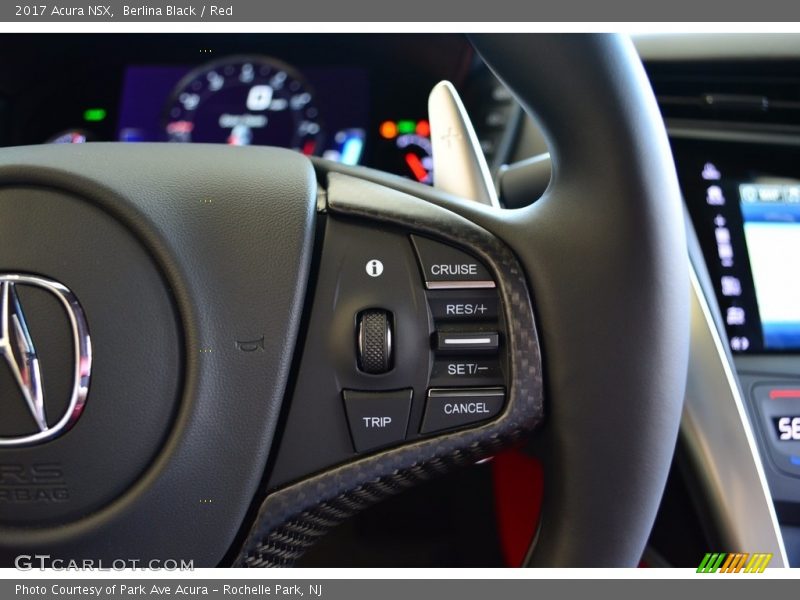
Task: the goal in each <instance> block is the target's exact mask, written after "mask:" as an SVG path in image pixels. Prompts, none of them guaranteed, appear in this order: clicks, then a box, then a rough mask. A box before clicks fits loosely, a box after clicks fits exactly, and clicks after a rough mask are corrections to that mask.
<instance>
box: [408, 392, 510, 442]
mask: <svg viewBox="0 0 800 600" xmlns="http://www.w3.org/2000/svg"><path fill="white" fill-rule="evenodd" d="M505 399H506V393H505V390H504V389H503V388H501V387H492V388H432V389H430V390H429V391H428V404H427V406H426V407H425V417H424V419H423V420H422V429H421V430H420V433H433V432H435V431H443V430H445V429H455V428H456V427H463V426H465V425H472V424H474V423H480V422H481V421H486V420H488V419H491V418H493V417H495V416H497V415H498V414H499V413H500V411H501V410H502V408H503V404H504V403H505Z"/></svg>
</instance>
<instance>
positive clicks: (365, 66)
mask: <svg viewBox="0 0 800 600" xmlns="http://www.w3.org/2000/svg"><path fill="white" fill-rule="evenodd" d="M0 56H3V57H4V59H2V62H3V65H4V73H5V74H4V78H3V81H2V82H0V145H2V146H12V145H23V144H41V143H58V144H82V143H93V142H98V141H120V142H128V143H137V142H164V143H178V144H183V143H215V144H228V145H237V146H239V145H270V146H281V147H285V148H290V149H293V150H296V151H298V152H302V153H303V154H306V155H308V156H320V157H323V158H326V159H329V160H334V161H338V162H341V163H343V164H347V165H365V166H369V167H373V168H377V169H380V170H384V171H388V172H391V173H395V174H398V175H401V176H404V177H408V178H410V179H414V180H416V181H419V182H422V183H427V184H431V183H432V182H433V178H434V174H433V172H432V159H431V150H430V148H431V142H430V127H429V124H428V121H427V96H428V92H429V91H430V89H431V88H432V87H433V86H434V85H435V84H436V83H437V82H438V81H440V80H442V79H447V80H450V81H452V82H453V83H454V84H455V85H456V87H457V88H458V89H459V90H460V92H461V93H462V96H463V97H464V100H465V104H466V105H467V108H468V109H469V110H470V111H471V112H473V113H474V114H475V115H479V119H480V120H484V118H485V123H482V122H477V123H476V128H477V129H478V134H479V137H480V138H481V141H482V143H483V145H484V150H485V151H486V152H487V154H490V153H491V152H493V151H494V150H495V146H496V141H497V140H498V139H499V138H500V137H502V134H503V133H504V132H505V131H506V129H507V125H509V122H508V118H510V117H509V113H508V111H507V110H505V111H504V110H500V111H496V110H493V107H494V104H493V103H494V102H495V101H496V100H497V97H496V94H494V93H492V91H491V89H489V90H488V91H487V86H486V82H487V78H491V80H492V81H494V79H493V77H492V76H491V75H490V73H489V71H488V69H486V67H485V66H484V65H483V64H482V63H481V62H480V61H479V59H477V57H476V56H475V55H474V53H473V52H472V51H471V49H470V47H469V45H468V43H467V42H466V40H465V39H464V38H463V37H460V36H455V35H407V34H403V35H395V36H377V35H370V34H363V35H338V34H337V35H309V36H305V37H304V38H303V41H302V43H300V42H299V41H298V37H297V36H279V35H277V36H276V35H251V36H233V37H230V36H224V35H221V34H213V35H194V34H187V35H174V34H164V35H153V36H125V35H119V36H105V35H100V36H86V37H83V38H80V39H79V40H78V39H77V38H76V37H74V36H72V37H68V36H57V35H56V36H48V37H46V38H44V37H37V36H32V35H20V36H5V37H4V38H3V39H2V40H0ZM6 63H7V64H6ZM43 66H45V67H46V69H45V70H44V72H43ZM495 85H499V84H497V83H496V82H495ZM498 115H500V117H501V118H499V119H498ZM482 126H483V127H482ZM490 159H491V157H490Z"/></svg>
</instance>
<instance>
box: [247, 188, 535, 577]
mask: <svg viewBox="0 0 800 600" xmlns="http://www.w3.org/2000/svg"><path fill="white" fill-rule="evenodd" d="M328 210H329V211H330V212H331V213H332V214H336V215H338V216H342V217H356V218H362V219H367V220H371V221H379V222H383V223H389V224H392V225H395V226H399V227H403V228H405V229H407V230H408V231H409V232H416V233H425V234H429V235H431V236H434V237H438V238H440V239H442V240H444V241H449V242H452V243H454V244H457V245H459V246H462V247H464V248H467V249H469V250H470V251H471V252H472V253H473V254H475V255H476V256H477V257H478V258H480V259H481V260H483V262H484V263H485V264H486V265H487V266H488V267H489V268H490V270H491V271H492V272H493V274H494V277H495V279H496V281H497V287H498V290H499V292H500V294H501V298H502V304H503V310H504V312H505V319H506V323H507V329H508V349H509V357H510V378H509V381H510V389H509V397H508V403H507V405H506V408H505V411H504V412H503V414H502V415H501V416H500V417H499V418H498V419H496V420H495V421H492V422H490V423H488V424H486V425H483V426H480V427H476V428H473V429H469V430H465V431H458V432H454V433H450V434H443V435H440V436H437V437H435V438H432V439H427V440H423V441H419V442H416V443H411V444H408V445H405V446H402V447H400V448H394V449H390V450H387V451H384V452H381V453H379V454H376V455H373V456H368V457H365V458H363V459H361V460H358V461H355V462H352V463H348V464H345V465H342V466H339V467H336V468H334V469H331V470H329V471H326V472H323V473H319V474H316V475H314V476H311V477H309V478H308V479H305V480H302V481H300V482H297V483H295V484H292V485H289V486H287V487H284V488H281V489H278V490H274V491H272V490H267V491H266V493H267V496H266V498H265V500H264V501H263V503H262V505H261V507H260V509H259V511H258V514H257V516H256V519H255V522H254V524H253V526H252V527H251V529H250V532H249V533H248V535H247V538H246V540H245V542H244V544H243V547H242V549H241V551H240V553H239V556H238V557H237V558H236V560H235V563H234V566H237V567H286V566H291V565H292V564H293V563H294V561H295V560H297V559H298V558H299V557H300V556H302V555H303V553H304V552H305V551H306V550H307V549H308V548H309V547H310V546H311V545H313V543H314V542H315V541H316V540H317V539H319V538H320V537H321V536H322V535H324V534H325V533H326V532H327V531H329V530H330V529H331V528H333V527H335V526H336V525H338V524H339V523H341V522H343V521H344V520H346V519H348V518H349V517H351V516H353V515H354V514H356V513H358V512H359V511H361V510H362V509H364V508H366V507H368V506H370V505H372V504H374V503H376V502H379V501H381V500H383V499H385V498H388V497H389V496H391V495H393V494H396V493H398V492H400V491H402V490H405V489H407V488H409V487H411V486H413V485H416V484H417V483H420V482H423V481H426V480H428V479H431V478H432V477H434V476H436V475H439V474H443V473H445V472H447V471H449V470H451V469H453V468H456V467H459V466H465V465H469V464H473V463H474V462H476V461H477V460H480V459H482V458H485V457H487V456H491V455H492V454H494V453H496V452H497V451H498V450H499V449H500V448H502V447H503V446H505V445H508V444H511V443H513V442H515V441H517V440H519V439H520V438H522V437H523V436H524V435H525V434H526V433H528V432H530V431H532V430H533V429H534V428H535V427H536V426H537V425H538V424H539V423H540V422H541V420H542V418H543V415H544V403H543V381H542V361H541V352H540V348H539V342H538V336H537V332H536V326H535V323H534V318H533V308H532V305H531V300H530V295H529V292H528V286H527V282H526V279H525V276H524V273H523V270H522V268H521V267H520V265H519V263H518V262H517V260H516V258H515V256H514V255H513V253H512V252H511V251H510V250H509V248H508V247H507V246H506V245H505V244H504V243H502V242H501V241H500V240H499V239H497V238H496V237H494V236H493V235H492V234H490V233H489V232H488V231H486V230H485V229H483V228H481V227H479V226H478V225H476V224H474V223H472V222H470V221H468V220H466V219H464V218H463V217H460V216H458V215H456V214H455V213H452V212H450V211H448V210H446V209H444V208H442V207H439V206H435V205H433V204H430V203H427V202H425V201H423V200H420V199H418V198H415V197H413V196H410V195H407V194H403V193H401V192H398V191H394V190H390V189H388V188H385V187H383V186H379V185H376V184H374V183H370V182H367V181H364V180H361V179H356V178H352V177H348V176H346V175H340V174H330V176H329V187H328Z"/></svg>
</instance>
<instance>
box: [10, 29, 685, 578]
mask: <svg viewBox="0 0 800 600" xmlns="http://www.w3.org/2000/svg"><path fill="white" fill-rule="evenodd" d="M471 39H472V41H473V43H474V45H475V47H476V48H477V50H478V51H479V53H480V54H481V55H482V56H483V58H484V59H485V60H486V62H487V63H488V64H489V65H490V66H491V68H492V69H493V70H494V71H495V73H496V74H497V75H498V77H500V78H501V79H502V81H503V82H504V83H505V84H506V85H507V86H508V87H509V88H510V89H511V90H512V91H513V93H514V94H515V95H516V97H517V98H518V99H519V100H520V101H521V102H522V103H523V105H524V106H525V108H526V109H527V110H529V111H530V113H531V114H534V115H535V116H536V117H537V119H538V121H539V123H540V124H541V126H542V128H543V130H544V131H545V133H546V137H547V140H548V143H549V147H550V149H551V154H552V161H553V176H552V181H551V184H550V186H549V188H548V189H547V191H546V193H545V195H544V197H542V198H541V199H539V200H538V201H536V202H535V203H533V204H532V205H530V206H528V207H526V208H522V209H515V210H502V209H496V208H492V207H488V206H483V205H479V204H477V203H474V202H469V201H466V200H464V199H459V198H453V197H450V196H447V195H445V194H443V193H440V192H437V191H435V190H431V189H429V188H426V187H424V186H419V185H416V184H412V183H410V182H407V181H405V180H402V181H401V180H399V179H398V178H394V177H392V176H389V175H385V174H381V173H377V172H374V171H369V170H367V169H361V168H351V169H346V168H343V167H338V166H337V165H334V164H331V163H328V162H325V161H321V160H309V159H308V158H306V157H304V156H301V155H300V154H296V153H293V152H291V151H288V150H283V149H277V148H253V147H247V148H231V147H224V146H212V145H186V146H182V145H167V144H162V145H159V144H135V145H134V144H127V145H126V144H101V143H97V144H86V145H79V146H34V147H17V148H7V149H4V150H2V151H1V152H0V248H2V252H1V253H0V291H2V300H3V301H2V306H1V308H2V339H0V350H2V355H3V358H4V359H5V360H4V361H2V360H0V363H2V362H5V363H7V365H8V366H9V367H10V370H9V371H8V372H7V373H5V374H4V376H3V378H0V389H1V390H2V392H1V393H0V407H1V410H2V413H3V415H4V416H3V419H2V423H0V490H2V491H0V499H3V500H5V501H4V502H0V557H1V560H0V562H2V563H3V564H7V565H10V564H13V563H14V560H15V557H17V556H18V555H25V554H31V555H32V554H41V553H42V552H46V553H47V554H49V555H50V556H51V557H53V558H58V557H60V558H63V559H82V558H93V559H102V560H104V561H112V560H114V559H119V558H123V557H124V558H127V559H137V560H142V561H150V560H154V559H158V560H168V559H174V560H177V559H185V560H189V559H191V560H194V564H195V566H216V565H219V564H234V565H237V566H276V565H289V564H291V563H292V562H293V561H294V560H295V559H296V558H297V557H299V556H301V555H302V553H303V551H304V550H305V549H306V548H308V547H309V546H310V545H311V544H312V543H313V542H314V541H315V540H316V539H318V538H319V537H320V536H321V535H323V534H324V533H325V532H326V531H328V530H329V529H330V528H331V527H333V526H335V525H336V524H337V523H339V522H341V521H342V520H343V519H346V518H348V517H349V516H351V515H353V514H354V513H355V512H357V511H358V510H360V509H362V508H364V507H365V506H368V505H369V504H371V503H373V502H377V501H379V500H381V499H383V498H385V497H387V496H389V495H391V494H394V493H397V492H398V491H401V490H403V489H405V488H407V487H409V486H411V485H413V484H415V483H417V482H419V481H423V480H425V479H428V478H431V477H434V476H436V475H437V474H439V473H442V472H444V471H446V470H448V469H452V468H455V467H457V466H459V465H466V464H471V463H474V462H475V461H477V460H479V459H482V458H484V457H487V456H491V455H492V454H493V453H495V452H496V451H497V450H498V449H499V448H501V447H503V446H504V445H508V444H511V443H515V442H517V441H519V440H521V439H529V438H531V437H533V438H534V439H536V441H537V446H538V448H539V449H540V453H541V456H542V459H543V461H544V464H545V479H546V483H547V484H546V489H545V505H544V511H543V519H542V523H541V525H540V530H539V532H538V534H537V537H536V540H535V543H534V545H533V546H532V551H531V555H530V560H529V562H530V564H532V565H545V566H559V567H560V566H635V565H636V564H637V562H638V560H639V558H640V556H641V554H642V551H643V548H644V545H645V543H646V541H647V538H648V535H649V532H650V529H651V527H652V523H653V520H654V518H655V513H656V509H657V508H658V505H659V502H660V499H661V494H662V491H663V488H664V485H665V482H666V478H667V472H668V469H669V466H670V462H671V459H672V454H673V450H674V445H675V442H676V438H677V432H678V425H679V420H680V414H681V406H682V398H683V392H684V386H685V379H686V367H687V352H688V339H689V324H688V314H689V305H688V300H689V292H688V264H687V259H686V245H685V239H684V225H683V218H682V213H681V205H680V196H679V191H678V185H677V180H676V175H675V172H674V166H673V163H672V158H671V154H670V150H669V146H668V142H667V137H666V133H665V130H664V126H663V124H662V121H661V118H660V115H659V112H658V108H657V106H656V102H655V99H654V97H653V94H652V92H651V90H650V87H649V84H648V81H647V79H646V76H645V73H644V70H643V68H642V65H641V63H640V61H639V59H638V57H637V55H636V53H635V51H634V49H633V47H632V45H631V43H630V42H629V41H628V40H627V39H626V38H622V37H617V36H612V35H479V36H474V37H472V38H471ZM531 200H533V199H531ZM459 307H461V308H459ZM459 311H461V312H459ZM470 311H471V312H470ZM462 368H463V369H467V371H466V372H461V373H459V369H462ZM0 370H1V369H0ZM8 373H11V374H12V375H13V377H12V376H8ZM6 417H7V418H6ZM226 557H227V558H226Z"/></svg>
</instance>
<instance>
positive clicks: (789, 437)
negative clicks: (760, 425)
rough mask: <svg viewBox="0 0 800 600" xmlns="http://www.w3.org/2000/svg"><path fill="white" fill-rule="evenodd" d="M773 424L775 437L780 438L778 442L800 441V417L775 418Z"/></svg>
mask: <svg viewBox="0 0 800 600" xmlns="http://www.w3.org/2000/svg"><path fill="white" fill-rule="evenodd" d="M772 424H773V425H774V427H775V435H776V436H777V437H778V441H780V442H797V441H800V416H790V417H786V416H781V417H773V418H772Z"/></svg>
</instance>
